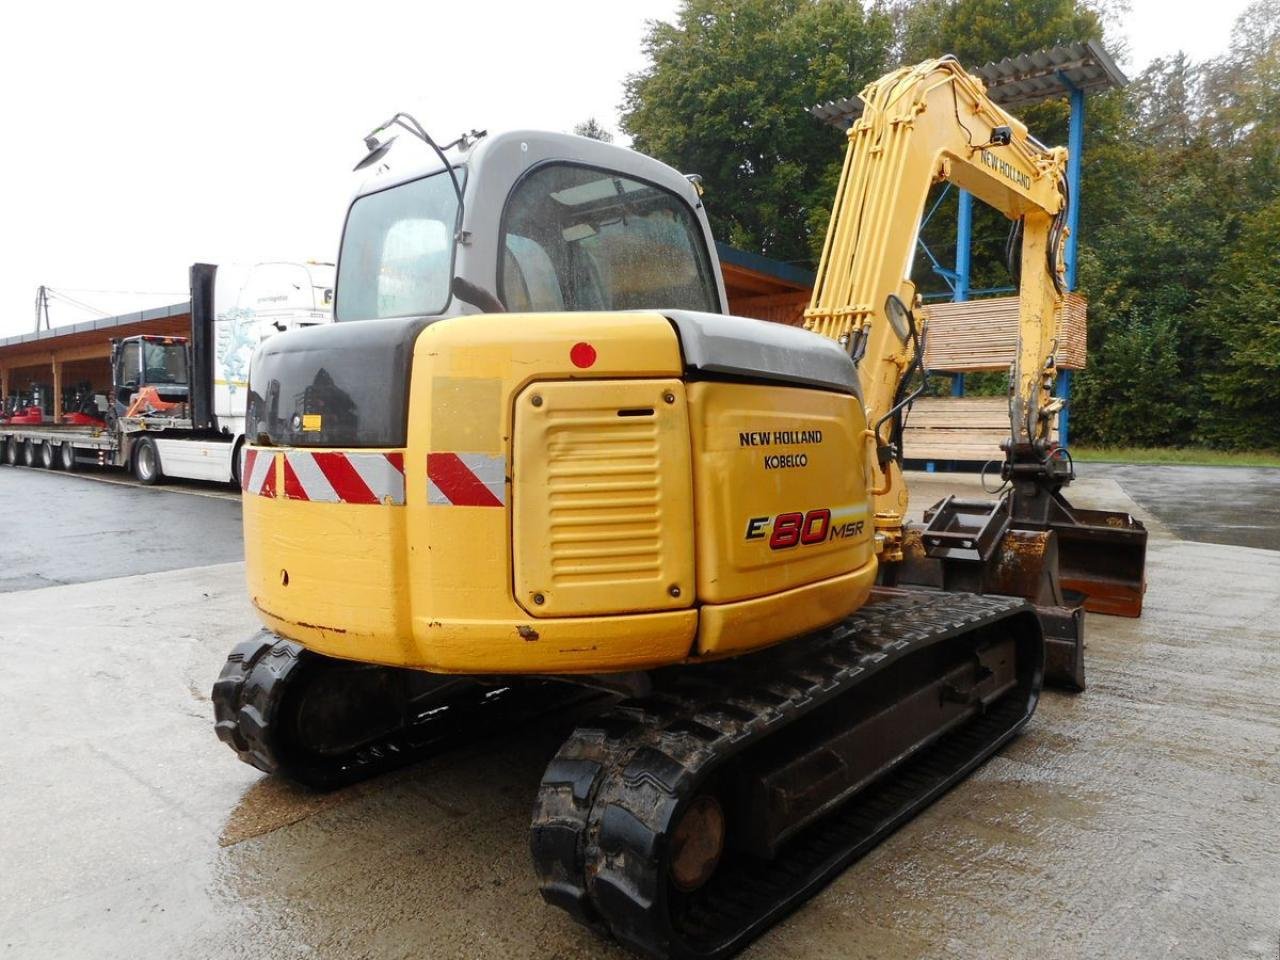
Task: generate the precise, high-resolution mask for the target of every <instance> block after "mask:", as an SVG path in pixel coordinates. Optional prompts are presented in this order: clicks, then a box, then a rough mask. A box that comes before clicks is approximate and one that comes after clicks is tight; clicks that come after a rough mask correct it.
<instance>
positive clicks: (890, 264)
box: [805, 57, 1067, 561]
mask: <svg viewBox="0 0 1280 960" xmlns="http://www.w3.org/2000/svg"><path fill="white" fill-rule="evenodd" d="M862 100H863V103H864V105H865V107H864V110H863V113H862V116H861V117H859V118H858V119H857V120H856V121H855V122H854V124H853V126H852V127H851V128H850V130H849V149H848V152H847V153H846V155H845V162H844V170H843V172H842V174H841V178H840V184H839V188H838V190H837V193H836V199H835V203H834V205H833V207H832V213H831V221H830V225H829V227H828V229H827V237H826V243H825V246H824V248H823V252H822V260H821V262H820V264H819V267H818V276H817V282H816V284H815V286H814V291H813V298H812V300H811V302H810V306H809V308H808V309H807V310H806V311H805V326H806V328H808V329H810V330H813V331H815V332H817V333H820V334H822V335H824V336H826V337H829V338H831V339H833V340H836V341H838V342H840V343H842V344H844V345H845V346H846V348H847V349H849V350H850V352H851V353H852V354H853V355H854V357H855V358H856V359H858V361H859V371H860V373H861V375H862V382H863V389H864V391H865V397H866V405H867V422H868V423H869V424H871V425H873V436H869V437H868V440H869V441H874V443H875V444H876V447H877V450H876V453H877V455H876V456H875V457H873V458H871V464H872V471H873V480H874V490H875V493H876V504H875V506H876V527H877V531H878V532H879V533H880V534H881V536H882V547H883V551H882V558H883V559H885V560H888V561H893V560H897V559H901V556H902V554H901V544H902V530H903V518H904V517H905V515H906V508H907V502H908V494H907V490H906V486H905V484H904V483H903V482H902V475H901V467H900V459H901V451H900V450H896V449H893V448H892V447H891V445H890V443H889V441H887V440H886V438H885V433H884V431H883V430H882V429H877V428H876V427H875V425H877V424H882V423H891V422H892V420H893V418H894V417H897V416H898V415H899V413H900V407H901V405H902V402H903V396H902V391H901V385H902V383H903V380H904V378H905V377H907V376H908V375H909V373H910V371H911V369H912V367H913V365H914V364H916V363H917V362H918V360H919V358H918V357H917V356H916V354H917V352H918V350H919V349H920V348H921V347H922V345H923V344H922V340H921V339H920V338H918V337H913V336H911V335H910V333H911V331H910V329H909V327H908V326H907V323H908V322H913V318H904V319H903V320H899V321H898V322H897V323H896V324H895V322H894V319H895V318H893V317H891V316H889V315H888V313H887V304H888V303H890V298H891V297H897V298H898V300H899V301H900V303H902V304H904V305H907V306H908V307H910V306H911V305H912V304H913V303H914V301H915V287H914V285H913V284H912V282H911V280H910V279H909V273H910V269H911V262H912V258H913V255H914V253H915V245H916V236H917V234H918V232H919V229H920V220H921V217H922V215H923V212H924V205H925V200H926V197H927V195H928V193H929V189H930V187H932V186H933V184H935V183H938V182H940V181H944V180H945V181H949V182H951V183H953V184H955V185H956V186H958V187H961V188H963V189H965V190H968V191H969V192H970V193H972V194H973V195H974V196H976V197H977V198H978V199H980V200H982V201H984V202H985V203H987V204H988V205H989V206H992V207H994V208H995V209H997V210H999V211H1000V212H1001V213H1003V214H1004V215H1005V216H1006V217H1008V218H1010V219H1011V220H1015V221H1021V229H1022V237H1023V239H1022V253H1021V278H1022V280H1021V287H1022V291H1021V293H1022V296H1021V322H1020V327H1019V338H1018V351H1017V356H1016V357H1015V359H1014V365H1013V372H1012V380H1011V391H1010V400H1009V413H1010V439H1011V441H1012V443H1011V445H1010V447H1011V449H1038V450H1039V451H1040V453H1041V455H1043V453H1044V451H1045V450H1046V448H1047V446H1048V436H1049V419H1050V416H1051V415H1052V413H1053V412H1054V411H1056V409H1057V408H1058V406H1059V405H1060V401H1057V400H1054V399H1053V396H1052V394H1053V380H1054V367H1053V352H1054V346H1055V338H1056V326H1055V325H1056V317H1057V314H1058V307H1059V304H1060V302H1061V300H1062V294H1063V291H1064V282H1063V269H1062V247H1063V244H1064V241H1065V238H1066V226H1065V212H1066V182H1065V177H1064V171H1065V169H1066V162H1067V153H1066V150H1064V149H1063V148H1061V147H1054V148H1048V147H1045V146H1043V145H1042V144H1040V143H1039V142H1038V141H1037V140H1036V139H1035V138H1034V137H1032V136H1031V135H1030V134H1029V133H1028V132H1027V128H1026V127H1025V126H1024V125H1023V124H1022V123H1021V122H1019V121H1018V120H1017V119H1016V118H1014V117H1012V116H1010V115H1009V114H1008V113H1006V112H1005V111H1004V110H1003V109H1001V108H1000V107H999V106H997V105H996V104H995V103H993V102H992V101H991V99H990V98H989V97H987V95H986V92H985V90H984V88H983V86H982V84H981V82H980V81H978V80H976V79H975V78H974V77H972V76H970V75H969V74H968V73H966V72H965V70H964V69H963V68H962V67H961V66H960V64H959V63H958V62H957V61H956V60H955V58H954V57H943V58H941V59H937V60H929V61H926V62H924V63H921V64H919V65H918V66H914V67H906V68H903V69H900V70H897V71H894V72H893V73H890V74H887V75H886V76H884V77H882V78H881V79H879V80H877V81H875V82H874V83H872V84H870V85H869V86H867V88H866V89H865V90H864V91H863V92H862Z"/></svg>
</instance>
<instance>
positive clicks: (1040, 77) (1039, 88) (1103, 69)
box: [974, 40, 1129, 107]
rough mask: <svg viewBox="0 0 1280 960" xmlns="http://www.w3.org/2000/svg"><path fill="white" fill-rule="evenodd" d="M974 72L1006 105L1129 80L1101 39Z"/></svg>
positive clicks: (993, 96)
mask: <svg viewBox="0 0 1280 960" xmlns="http://www.w3.org/2000/svg"><path fill="white" fill-rule="evenodd" d="M974 73H975V74H977V75H978V76H979V77H981V78H982V82H983V83H985V84H986V85H987V95H988V96H990V97H991V99H992V100H994V101H995V102H996V103H998V104H1000V105H1001V106H1005V107H1017V106H1022V105H1025V104H1028V103H1039V102H1040V101H1041V100H1051V99H1053V98H1055V97H1065V96H1069V95H1070V94H1071V92H1072V91H1073V90H1083V91H1084V92H1085V93H1094V92H1097V91H1100V90H1106V89H1108V88H1109V87H1123V86H1124V85H1125V84H1127V83H1128V82H1129V80H1128V78H1127V77H1126V76H1125V75H1124V74H1123V73H1121V72H1120V68H1119V67H1117V66H1116V65H1115V61H1113V60H1112V59H1111V57H1110V55H1109V54H1108V53H1107V51H1106V50H1104V49H1103V48H1102V44H1100V43H1099V42H1098V41H1097V40H1090V41H1088V42H1087V43H1068V44H1064V45H1063V46H1061V47H1050V48H1049V49H1048V50H1037V51H1036V52H1035V53H1024V54H1021V55H1019V56H1016V57H1005V58H1004V59H1003V60H1001V61H1000V62H999V63H988V64H987V65H986V66H985V67H981V68H979V69H978V70H975V71H974Z"/></svg>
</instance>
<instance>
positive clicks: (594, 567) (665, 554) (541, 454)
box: [511, 379, 693, 617]
mask: <svg viewBox="0 0 1280 960" xmlns="http://www.w3.org/2000/svg"><path fill="white" fill-rule="evenodd" d="M684 393H685V391H684V384H683V383H681V382H680V381H679V380H674V379H670V380H598V381H594V382H591V383H581V382H574V381H562V382H559V383H533V384H530V385H529V386H528V387H526V388H525V389H524V391H523V392H522V393H521V394H520V396H519V397H518V398H517V400H516V429H515V440H514V443H513V450H514V470H513V473H512V491H511V492H512V538H511V544H512V551H513V556H514V560H515V592H516V600H517V602H519V604H520V605H521V606H522V607H524V609H525V610H526V611H528V612H529V613H530V614H532V615H533V616H535V617H555V616H581V615H584V614H593V613H615V612H617V611H620V610H625V611H641V610H675V609H682V608H686V607H690V606H692V605H693V490H692V486H691V483H690V479H689V469H690V468H689V417H688V415H687V413H686V407H685V401H684Z"/></svg>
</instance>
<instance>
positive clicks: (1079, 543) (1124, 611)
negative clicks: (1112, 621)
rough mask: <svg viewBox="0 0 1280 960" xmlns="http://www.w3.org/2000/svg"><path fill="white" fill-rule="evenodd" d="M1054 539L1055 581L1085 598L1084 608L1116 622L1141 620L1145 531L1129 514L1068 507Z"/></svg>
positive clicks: (1053, 524) (1056, 526) (1053, 525)
mask: <svg viewBox="0 0 1280 960" xmlns="http://www.w3.org/2000/svg"><path fill="white" fill-rule="evenodd" d="M1071 514H1072V517H1071V519H1070V520H1065V519H1064V520H1057V521H1053V522H1051V523H1050V528H1051V529H1052V530H1054V532H1056V533H1057V535H1058V578H1059V579H1060V581H1061V582H1062V587H1063V589H1065V590H1077V591H1079V592H1080V593H1082V594H1084V597H1085V601H1084V608H1085V609H1086V610H1089V611H1092V612H1093V613H1108V614H1112V615H1113V616H1118V617H1138V616H1141V615H1142V595H1143V593H1144V592H1145V591H1146V588H1147V580H1146V567H1147V529H1146V527H1144V526H1143V525H1142V523H1141V521H1139V520H1136V519H1134V517H1133V516H1132V515H1131V514H1128V513H1124V512H1119V511H1112V510H1079V509H1076V508H1074V507H1073V508H1072V510H1071Z"/></svg>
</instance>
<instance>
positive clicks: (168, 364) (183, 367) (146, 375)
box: [142, 340, 187, 383]
mask: <svg viewBox="0 0 1280 960" xmlns="http://www.w3.org/2000/svg"><path fill="white" fill-rule="evenodd" d="M142 377H143V382H144V383H186V382H187V347H186V344H185V343H157V342H156V341H154V340H143V341H142Z"/></svg>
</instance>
